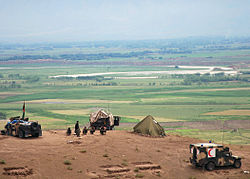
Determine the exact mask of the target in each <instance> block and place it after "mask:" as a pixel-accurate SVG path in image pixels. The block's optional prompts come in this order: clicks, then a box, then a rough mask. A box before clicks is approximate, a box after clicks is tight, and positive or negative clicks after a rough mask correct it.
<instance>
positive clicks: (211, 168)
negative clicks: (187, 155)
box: [206, 162, 215, 171]
mask: <svg viewBox="0 0 250 179" xmlns="http://www.w3.org/2000/svg"><path fill="white" fill-rule="evenodd" d="M206 169H207V170H208V171H212V170H214V169H215V163H214V162H208V164H207V165H206Z"/></svg>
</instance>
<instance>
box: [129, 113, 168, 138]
mask: <svg viewBox="0 0 250 179" xmlns="http://www.w3.org/2000/svg"><path fill="white" fill-rule="evenodd" d="M134 132H136V133H140V134H143V135H150V136H153V137H160V136H165V131H164V129H163V127H161V126H160V124H159V123H158V122H157V121H156V120H155V119H154V118H153V117H152V116H150V115H148V116H147V117H145V118H144V119H143V120H142V121H140V122H139V123H138V124H136V126H135V127H134Z"/></svg>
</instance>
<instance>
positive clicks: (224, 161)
mask: <svg viewBox="0 0 250 179" xmlns="http://www.w3.org/2000/svg"><path fill="white" fill-rule="evenodd" d="M190 153H191V157H190V163H192V164H193V165H195V166H197V167H203V168H206V169H207V170H209V171H212V170H214V169H215V167H219V166H233V167H235V168H240V167H241V158H240V157H238V156H234V155H232V152H230V151H229V148H228V147H223V145H219V144H214V143H198V144H190Z"/></svg>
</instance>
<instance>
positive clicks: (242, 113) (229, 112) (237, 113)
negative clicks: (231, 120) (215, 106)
mask: <svg viewBox="0 0 250 179" xmlns="http://www.w3.org/2000/svg"><path fill="white" fill-rule="evenodd" d="M203 115H217V116H250V110H226V111H218V112H209V113H205V114H203Z"/></svg>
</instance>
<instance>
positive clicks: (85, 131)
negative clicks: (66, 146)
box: [82, 126, 88, 135]
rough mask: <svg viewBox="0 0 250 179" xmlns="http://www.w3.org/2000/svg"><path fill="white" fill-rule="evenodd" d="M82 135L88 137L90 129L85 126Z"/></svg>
mask: <svg viewBox="0 0 250 179" xmlns="http://www.w3.org/2000/svg"><path fill="white" fill-rule="evenodd" d="M82 133H83V135H87V133H88V129H87V127H86V126H84V128H83V130H82Z"/></svg>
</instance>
